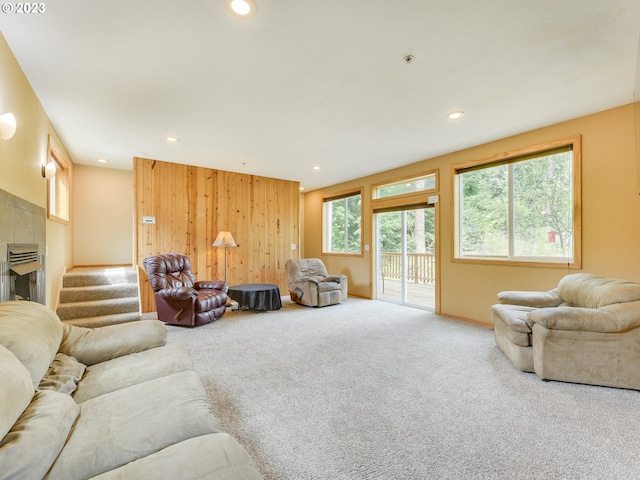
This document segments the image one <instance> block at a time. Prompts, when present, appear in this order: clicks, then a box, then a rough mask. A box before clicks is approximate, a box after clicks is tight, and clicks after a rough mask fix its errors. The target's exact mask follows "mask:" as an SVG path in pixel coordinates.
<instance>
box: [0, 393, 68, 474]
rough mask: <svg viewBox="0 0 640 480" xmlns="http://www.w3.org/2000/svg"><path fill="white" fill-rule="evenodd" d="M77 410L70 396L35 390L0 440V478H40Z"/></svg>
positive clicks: (60, 443) (47, 467)
mask: <svg viewBox="0 0 640 480" xmlns="http://www.w3.org/2000/svg"><path fill="white" fill-rule="evenodd" d="M79 411H80V407H79V406H78V405H77V404H76V403H75V402H74V401H73V399H72V398H71V397H70V396H69V395H65V394H63V393H58V392H53V391H49V390H46V391H41V392H36V394H35V396H34V397H33V401H32V402H31V403H30V404H29V406H28V407H27V409H26V410H25V412H24V413H23V414H22V415H21V416H20V418H19V419H18V421H17V422H16V424H15V425H14V426H13V428H12V429H11V431H10V432H9V433H8V434H7V435H6V436H5V437H4V438H3V439H2V441H1V442H0V465H1V466H2V471H1V472H0V473H1V474H2V478H11V479H12V480H20V479H23V480H32V479H39V478H43V477H44V476H45V475H46V473H47V471H48V470H49V468H50V467H51V465H52V464H53V462H54V461H55V459H56V457H57V456H58V454H59V453H60V451H61V450H62V448H63V447H64V444H65V442H66V440H67V437H68V436H69V431H70V430H71V428H72V427H73V424H74V422H75V421H76V418H77V417H78V413H79Z"/></svg>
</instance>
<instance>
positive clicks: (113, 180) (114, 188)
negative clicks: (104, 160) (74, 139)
mask: <svg viewBox="0 0 640 480" xmlns="http://www.w3.org/2000/svg"><path fill="white" fill-rule="evenodd" d="M74 194H75V202H74V206H73V213H74V218H75V223H74V232H73V243H74V249H73V260H74V264H75V266H81V265H132V264H133V243H134V240H133V238H134V237H133V218H134V216H133V205H134V198H133V171H131V170H116V169H112V168H101V167H91V166H86V165H76V168H75V176H74Z"/></svg>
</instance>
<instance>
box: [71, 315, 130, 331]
mask: <svg viewBox="0 0 640 480" xmlns="http://www.w3.org/2000/svg"><path fill="white" fill-rule="evenodd" d="M140 319H141V315H140V313H138V312H135V313H134V312H131V313H118V314H116V315H98V316H96V317H83V318H73V319H70V320H63V322H64V323H67V324H69V325H74V326H76V327H87V328H96V327H106V326H107V325H115V324H118V323H128V322H137V321H138V320H140Z"/></svg>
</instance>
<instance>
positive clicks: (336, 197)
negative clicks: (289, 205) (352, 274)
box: [321, 187, 364, 257]
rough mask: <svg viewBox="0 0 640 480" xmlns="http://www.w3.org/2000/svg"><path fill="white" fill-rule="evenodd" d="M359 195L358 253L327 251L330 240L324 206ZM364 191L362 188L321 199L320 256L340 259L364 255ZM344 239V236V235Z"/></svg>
mask: <svg viewBox="0 0 640 480" xmlns="http://www.w3.org/2000/svg"><path fill="white" fill-rule="evenodd" d="M357 195H360V245H359V252H333V251H329V250H328V248H327V247H328V246H329V248H330V246H331V243H332V242H331V238H329V233H330V232H328V231H327V219H326V210H325V209H326V205H327V204H328V203H330V202H334V201H336V200H341V199H343V198H349V197H355V196H357ZM363 212H364V189H363V188H362V187H360V188H357V189H352V190H347V191H345V192H341V193H338V194H334V195H327V196H325V197H323V198H322V207H321V218H322V254H323V255H339V256H341V257H349V256H351V257H362V256H363V255H364V252H363V248H362V245H363V225H364V213H363ZM345 238H346V235H345Z"/></svg>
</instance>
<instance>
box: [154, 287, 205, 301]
mask: <svg viewBox="0 0 640 480" xmlns="http://www.w3.org/2000/svg"><path fill="white" fill-rule="evenodd" d="M156 295H158V296H159V297H161V298H164V299H165V300H166V301H168V302H170V301H171V300H188V299H190V298H191V297H197V296H198V292H197V291H196V289H195V288H192V287H176V288H163V289H162V290H158V291H157V292H156Z"/></svg>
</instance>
